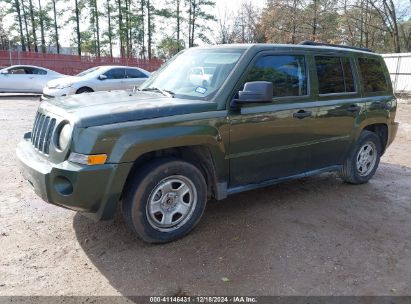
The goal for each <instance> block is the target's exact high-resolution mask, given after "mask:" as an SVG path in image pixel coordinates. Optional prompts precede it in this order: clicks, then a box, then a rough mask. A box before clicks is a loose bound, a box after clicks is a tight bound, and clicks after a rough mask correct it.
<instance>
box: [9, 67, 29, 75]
mask: <svg viewBox="0 0 411 304" xmlns="http://www.w3.org/2000/svg"><path fill="white" fill-rule="evenodd" d="M9 74H17V75H18V74H26V71H25V70H24V68H13V69H9Z"/></svg>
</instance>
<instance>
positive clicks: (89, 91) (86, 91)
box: [76, 87, 94, 94]
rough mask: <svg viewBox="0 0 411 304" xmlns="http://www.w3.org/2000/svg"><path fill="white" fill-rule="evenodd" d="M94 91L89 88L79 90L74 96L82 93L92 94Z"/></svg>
mask: <svg viewBox="0 0 411 304" xmlns="http://www.w3.org/2000/svg"><path fill="white" fill-rule="evenodd" d="M93 92H94V91H93V90H92V89H90V88H86V87H84V88H80V89H78V90H77V92H76V94H83V93H93Z"/></svg>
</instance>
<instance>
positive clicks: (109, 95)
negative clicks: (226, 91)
mask: <svg viewBox="0 0 411 304" xmlns="http://www.w3.org/2000/svg"><path fill="white" fill-rule="evenodd" d="M40 109H41V110H43V111H47V112H52V113H55V114H56V115H59V116H61V117H63V118H67V119H70V120H71V121H74V122H75V124H76V126H78V127H91V126H99V125H105V124H113V123H119V122H126V121H136V120H143V119H152V118H159V117H165V116H174V115H182V114H190V113H200V112H208V111H215V110H217V104H216V103H214V102H212V101H203V100H191V99H179V98H172V97H166V96H162V95H161V94H159V93H155V92H136V93H131V92H126V91H112V92H96V93H89V94H79V95H72V96H69V97H63V98H56V99H51V100H48V101H44V102H43V103H42V104H41V105H40Z"/></svg>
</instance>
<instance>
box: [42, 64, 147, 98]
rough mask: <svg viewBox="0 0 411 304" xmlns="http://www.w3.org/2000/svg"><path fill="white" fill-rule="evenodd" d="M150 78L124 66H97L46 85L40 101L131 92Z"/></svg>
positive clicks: (145, 72)
mask: <svg viewBox="0 0 411 304" xmlns="http://www.w3.org/2000/svg"><path fill="white" fill-rule="evenodd" d="M149 76H150V73H149V72H147V71H146V70H143V69H140V68H135V67H126V66H98V67H94V68H91V69H88V70H86V71H84V72H81V73H80V74H78V75H76V76H71V77H66V78H62V79H56V80H53V81H50V82H49V83H47V85H46V86H45V88H44V90H43V96H42V99H49V98H54V97H59V96H68V95H73V94H81V93H91V92H96V91H112V90H132V89H133V88H134V87H138V86H139V85H141V84H142V83H143V82H144V81H146V79H147V78H148V77H149Z"/></svg>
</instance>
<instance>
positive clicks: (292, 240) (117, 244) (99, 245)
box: [0, 96, 411, 295]
mask: <svg viewBox="0 0 411 304" xmlns="http://www.w3.org/2000/svg"><path fill="white" fill-rule="evenodd" d="M38 104H39V102H38V98H29V97H18V96H14V97H8V98H6V97H4V96H3V97H0V155H1V166H0V176H1V182H0V200H1V201H0V244H1V246H0V257H1V258H0V263H1V265H0V295H175V294H190V295H198V294H200V295H224V294H226V295H238V294H242V295H411V103H406V102H403V103H401V104H400V106H399V111H398V114H397V121H399V122H400V123H401V126H400V130H399V134H398V136H397V138H396V140H395V142H394V144H393V145H392V146H391V147H390V148H389V150H388V151H387V153H386V154H385V156H384V157H383V159H382V163H381V165H380V168H379V170H378V171H377V174H376V176H375V177H374V179H373V180H372V181H371V182H370V183H368V184H366V185H361V186H350V185H347V184H344V183H342V182H341V180H340V179H338V178H337V177H336V175H335V174H324V175H320V176H316V177H310V178H305V179H302V180H298V181H293V182H288V183H285V184H281V185H278V186H273V187H269V188H266V189H263V190H256V191H251V192H248V193H242V194H238V195H235V196H232V197H230V198H228V199H226V200H224V201H221V202H214V201H212V202H210V203H209V205H208V207H207V209H206V212H205V216H204V217H203V219H202V221H201V223H200V225H199V226H198V227H197V229H195V230H194V231H193V232H192V233H191V234H190V235H189V236H187V237H186V238H184V239H182V240H179V241H177V242H174V243H170V244H166V245H148V244H145V243H143V242H141V241H139V240H137V239H135V238H134V237H133V235H131V234H130V233H129V232H128V231H127V229H126V228H125V226H124V224H123V222H122V221H121V219H117V220H115V221H112V222H99V223H94V222H92V221H90V220H89V219H87V218H85V217H83V216H81V215H79V214H76V213H75V212H73V211H69V210H65V209H62V208H59V207H55V206H52V205H49V204H46V203H44V202H42V201H41V200H40V199H38V198H37V197H36V196H35V195H34V193H33V191H32V189H31V187H30V186H29V184H28V183H27V182H25V181H23V179H22V177H21V176H20V174H19V169H18V167H17V165H16V157H15V152H14V151H15V146H16V144H17V142H18V141H19V140H20V138H22V136H23V133H24V132H26V131H29V130H30V129H31V126H32V123H33V119H34V114H35V111H36V108H37V106H38Z"/></svg>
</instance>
